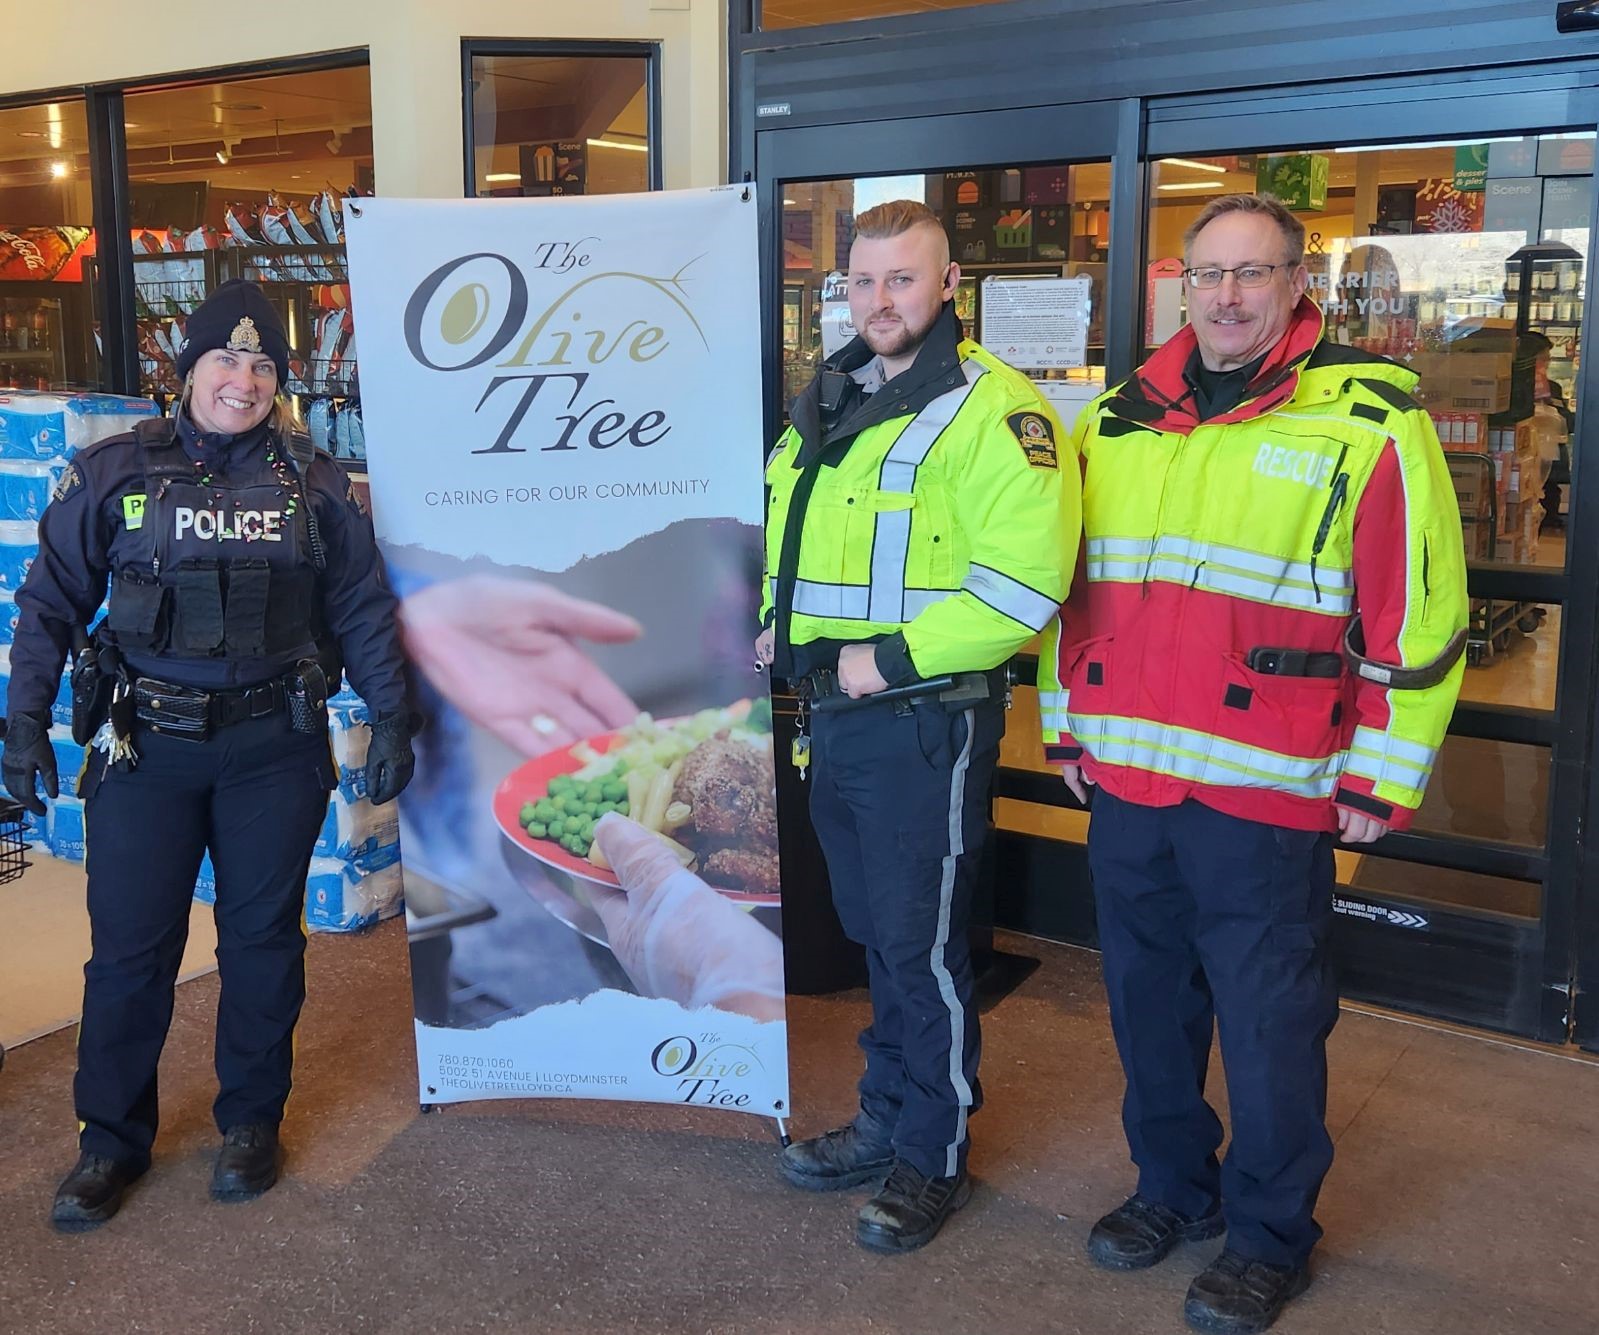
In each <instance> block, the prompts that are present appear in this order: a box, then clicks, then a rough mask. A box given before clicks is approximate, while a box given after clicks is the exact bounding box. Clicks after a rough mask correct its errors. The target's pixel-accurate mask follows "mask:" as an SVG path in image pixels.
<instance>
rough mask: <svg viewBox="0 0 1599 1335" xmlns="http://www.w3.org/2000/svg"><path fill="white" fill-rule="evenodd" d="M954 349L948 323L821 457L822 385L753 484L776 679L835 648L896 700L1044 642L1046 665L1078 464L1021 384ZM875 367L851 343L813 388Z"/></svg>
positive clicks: (1074, 520)
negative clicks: (899, 691) (763, 497)
mask: <svg viewBox="0 0 1599 1335" xmlns="http://www.w3.org/2000/svg"><path fill="white" fill-rule="evenodd" d="M959 332H960V327H959V324H958V323H957V322H956V321H955V319H954V315H953V311H952V310H951V309H950V308H948V307H946V310H945V315H944V317H943V318H942V319H941V321H940V324H939V325H938V326H935V330H934V332H933V333H932V334H930V335H929V337H928V340H927V342H926V343H925V344H924V345H923V348H922V351H921V352H920V353H919V354H918V356H917V360H916V362H915V363H914V364H913V365H912V366H911V368H910V369H909V370H908V371H906V372H905V373H904V374H903V375H901V376H898V377H896V378H895V379H894V380H892V381H890V382H889V383H888V384H887V385H885V386H884V387H883V388H881V389H879V390H878V391H877V393H876V394H874V395H872V396H871V397H869V398H867V399H865V400H864V402H862V403H860V404H858V405H857V406H856V407H855V409H854V411H853V412H851V413H848V414H846V416H845V417H844V418H843V419H841V420H840V422H839V423H838V424H837V426H836V428H835V429H834V430H832V431H830V432H828V433H827V436H826V439H825V440H824V439H823V433H822V431H821V429H820V422H819V419H818V416H817V410H816V394H817V389H818V384H819V383H820V381H821V377H820V376H819V377H818V382H817V383H816V384H813V385H812V387H811V389H810V390H807V392H806V394H805V395H801V396H800V398H799V399H798V400H796V402H795V405H794V425H792V426H790V427H789V428H788V430H787V431H785V432H784V434H783V436H782V437H781V438H780V439H779V441H778V442H777V446H776V448H775V449H774V450H773V452H772V455H771V458H770V460H769V461H768V465H767V470H766V480H767V483H768V485H769V486H770V489H771V495H770V501H769V506H768V511H767V523H766V571H765V575H766V578H765V580H764V600H763V603H762V608H761V611H762V617H763V620H764V621H765V622H766V623H767V624H772V623H773V622H774V621H777V622H779V623H780V624H779V626H778V647H779V655H778V661H777V663H776V664H775V670H776V671H777V672H779V673H786V674H788V675H790V676H795V677H797V676H800V675H803V674H804V673H805V672H807V671H809V670H811V669H813V668H821V667H826V668H832V667H834V666H836V663H837V656H838V650H839V648H840V647H841V646H842V645H845V644H852V643H860V642H866V641H871V642H875V643H877V645H878V648H877V652H876V660H877V665H878V669H879V671H881V672H882V674H883V676H884V677H885V678H886V679H887V680H888V682H889V684H890V685H896V684H900V683H903V682H906V681H912V680H915V679H916V678H918V677H933V676H939V675H942V674H944V673H949V672H963V671H976V670H981V669H986V668H990V667H994V666H997V665H998V664H1000V663H1003V662H1004V661H1005V660H1006V659H1007V658H1009V657H1010V656H1011V655H1012V654H1014V653H1015V652H1016V651H1017V650H1018V649H1019V648H1021V647H1022V646H1023V645H1024V644H1026V643H1027V642H1028V641H1029V640H1030V639H1032V638H1033V636H1034V635H1037V634H1039V633H1040V632H1045V634H1046V639H1047V646H1046V650H1045V654H1046V657H1047V658H1048V659H1049V660H1050V661H1051V662H1053V658H1054V646H1055V642H1056V637H1057V635H1058V630H1059V619H1058V610H1059V604H1060V602H1061V600H1062V599H1063V598H1064V597H1065V593H1066V589H1067V587H1068V586H1069V584H1070V582H1071V571H1072V568H1073V566H1074V564H1075V562H1076V558H1077V544H1078V535H1079V532H1080V529H1081V518H1080V505H1081V474H1080V469H1079V466H1078V461H1077V456H1076V454H1075V452H1074V451H1073V450H1072V449H1071V447H1070V446H1068V445H1065V444H1064V443H1062V437H1063V434H1064V433H1063V432H1062V431H1061V429H1060V426H1059V423H1058V422H1057V421H1056V419H1055V416H1054V413H1053V412H1052V411H1051V409H1050V408H1049V406H1048V405H1047V404H1046V403H1045V402H1044V401H1043V399H1041V398H1040V397H1039V394H1038V392H1037V390H1035V389H1034V388H1033V386H1032V384H1031V382H1030V381H1028V380H1027V378H1026V377H1025V376H1023V375H1021V374H1020V373H1019V372H1017V371H1015V370H1014V369H1012V368H1011V367H1009V366H1006V365H1005V363H1003V362H1002V361H1000V360H999V359H998V358H997V357H995V356H993V355H992V354H991V353H989V352H987V351H986V350H984V349H983V348H981V347H979V346H978V345H977V344H976V343H973V342H971V341H970V340H963V339H960V338H959ZM871 355H872V354H871V353H870V351H869V350H868V349H867V348H866V346H865V344H864V343H863V342H861V341H860V340H859V339H857V340H855V341H854V342H853V343H851V344H850V345H849V346H848V347H846V348H845V349H844V350H843V351H842V352H840V353H839V354H838V355H837V356H836V357H835V358H833V359H831V360H830V361H829V363H827V365H826V367H824V372H827V373H830V374H834V375H839V374H842V372H841V371H840V368H845V370H847V369H853V368H855V367H858V366H860V365H864V364H865V363H866V362H868V361H870V359H871ZM807 395H809V396H810V400H809V402H807ZM856 423H860V424H861V425H860V427H859V429H858V430H856V429H855V424H856ZM785 641H786V644H785ZM785 649H787V650H789V651H790V652H788V653H787V654H785V653H784V650H785Z"/></svg>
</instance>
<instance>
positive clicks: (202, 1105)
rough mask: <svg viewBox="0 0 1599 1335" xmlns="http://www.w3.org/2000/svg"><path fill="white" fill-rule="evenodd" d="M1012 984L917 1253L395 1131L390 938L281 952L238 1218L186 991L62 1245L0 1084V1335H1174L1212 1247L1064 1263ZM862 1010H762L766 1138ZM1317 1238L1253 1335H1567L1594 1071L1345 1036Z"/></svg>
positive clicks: (1095, 1048)
mask: <svg viewBox="0 0 1599 1335" xmlns="http://www.w3.org/2000/svg"><path fill="white" fill-rule="evenodd" d="M1008 944H1009V945H1010V946H1011V948H1013V949H1023V950H1030V951H1032V952H1034V953H1037V954H1040V955H1042V956H1043V958H1044V965H1043V968H1041V969H1040V970H1039V971H1038V972H1037V973H1035V974H1034V975H1033V976H1032V977H1031V978H1030V979H1028V980H1027V981H1026V982H1025V983H1024V984H1023V985H1022V987H1021V988H1020V990H1019V991H1018V992H1016V993H1015V994H1013V995H1012V996H1011V997H1009V998H1008V999H1007V1000H1005V1001H1004V1002H1002V1003H1001V1004H1000V1005H999V1007H997V1008H996V1009H995V1010H994V1011H993V1012H992V1013H990V1014H989V1015H988V1016H987V1017H986V1019H985V1037H986V1039H987V1043H986V1050H985V1059H984V1068H983V1070H984V1084H985V1087H986V1092H987V1097H988V1107H987V1109H985V1111H984V1112H983V1113H982V1115H981V1116H980V1117H979V1118H978V1119H976V1121H975V1122H974V1124H973V1125H974V1129H975V1136H976V1148H975V1150H974V1153H973V1156H972V1159H973V1168H974V1170H975V1172H976V1173H977V1174H978V1176H979V1177H980V1178H981V1185H980V1188H979V1192H978V1194H977V1195H976V1196H975V1197H974V1199H973V1202H972V1204H971V1205H970V1206H969V1207H968V1208H967V1209H966V1210H965V1211H964V1212H963V1213H962V1214H960V1215H958V1216H957V1217H956V1218H955V1220H954V1221H953V1222H952V1223H951V1224H950V1225H949V1226H948V1228H947V1229H946V1230H945V1232H944V1234H943V1235H942V1236H941V1237H940V1238H939V1239H938V1241H937V1242H935V1243H934V1244H933V1245H932V1246H931V1247H929V1248H928V1249H926V1250H925V1251H923V1252H921V1253H919V1254H916V1255H913V1256H908V1257H902V1258H886V1259H885V1258H880V1257H876V1256H873V1255H871V1254H868V1253H866V1252H864V1251H862V1250H860V1249H859V1248H857V1247H856V1245H855V1243H854V1241H853V1234H852V1217H853V1213H854V1209H855V1207H856V1205H857V1204H858V1202H859V1200H860V1199H861V1196H859V1195H856V1194H851V1193H846V1194H843V1195H839V1196H807V1195H804V1194H802V1193H798V1192H795V1191H792V1190H790V1189H788V1188H786V1187H785V1186H784V1185H782V1184H781V1182H780V1181H779V1180H778V1179H777V1178H776V1176H775V1174H774V1169H773V1155H774V1152H775V1149H774V1144H773V1141H772V1138H771V1133H770V1131H769V1129H768V1126H767V1124H764V1123H761V1122H757V1121H755V1120H754V1119H751V1118H746V1117H741V1116H738V1115H736V1114H718V1113H704V1112H701V1113H697V1114H693V1115H690V1114H689V1113H687V1112H684V1111H680V1110H677V1109H662V1108H656V1107H642V1106H634V1105H625V1104H615V1105H612V1104H578V1103H560V1102H547V1103H532V1102H530V1103H516V1104H483V1105H475V1106H466V1107H457V1108H453V1109H450V1110H449V1111H446V1112H442V1113H438V1114H434V1115H431V1116H426V1117H423V1116H420V1115H418V1112H417V1108H416V1102H415V1074H414V1067H413V1060H412V1056H411V1047H410V1044H411V1034H410V1021H409V1013H410V1012H409V989H408V983H407V975H406V968H405V958H404V949H405V938H404V931H403V927H402V926H401V925H400V924H399V923H398V922H394V923H389V924H385V925H384V926H383V927H382V928H380V929H379V930H377V931H376V932H374V933H372V934H371V935H368V936H364V937H360V938H355V939H333V938H314V939H313V940H312V942H311V999H310V1003H309V1005H308V1008H307V1012H306V1017H305V1022H304V1024H303V1026H302V1028H301V1038H300V1044H299V1066H298V1074H299V1081H300V1083H299V1088H298V1092H297V1093H296V1096H295V1099H294V1101H293V1103H292V1104H291V1105H290V1109H289V1118H288V1121H287V1123H286V1124H285V1137H286V1140H287V1142H288V1144H289V1146H290V1152H291V1159H290V1163H289V1170H288V1171H289V1174H290V1176H289V1177H288V1178H287V1179H286V1180H285V1181H284V1183H283V1184H282V1185H280V1186H279V1187H278V1189H277V1190H275V1191H273V1192H272V1193H271V1194H270V1195H268V1196H266V1197H265V1198H263V1199H262V1200H260V1201H258V1202H255V1203H253V1204H250V1205H244V1206H231V1207H229V1206H218V1205H213V1204H211V1203H210V1202H209V1201H207V1200H206V1198H205V1189H206V1182H207V1177H208V1173H209V1168H210V1155H211V1152H212V1149H213V1145H214V1142H215V1135H214V1132H213V1131H212V1129H211V1126H210V1121H209V1105H210V1100H211V1096H212V1088H211V1076H210V1071H209V1064H210V1045H211V1037H210V1016H211V1012H212V1009H213V1007H214V1005H215V999H216V980H215V978H214V977H210V978H204V979H200V980H198V981H196V982H193V983H190V984H188V985H186V986H185V987H183V988H182V989H180V992H179V1000H178V1014H177V1019H176V1022H175V1025H174V1031H173V1039H172V1042H171V1043H170V1045H169V1048H168V1053H167V1058H166V1060H165V1062H164V1065H163V1068H162V1083H163V1091H162V1094H163V1105H164V1108H165V1110H166V1117H167V1120H166V1123H165V1125H164V1126H163V1129H162V1134H161V1140H160V1142H159V1144H158V1146H157V1160H156V1165H155V1168H154V1170H153V1171H152V1172H151V1173H150V1175H149V1176H147V1177H146V1178H145V1179H144V1180H143V1182H142V1183H141V1184H140V1185H139V1186H138V1188H137V1189H136V1191H135V1192H134V1194H133V1195H132V1196H130V1198H129V1201H128V1204H127V1205H126V1206H125V1208H124V1210H123V1212H122V1214H121V1215H120V1216H119V1217H118V1218H117V1219H116V1220H114V1221H113V1222H112V1223H111V1224H110V1225H108V1226H107V1227H105V1228H103V1229H101V1230H100V1231H98V1232H97V1233H94V1234H89V1235H86V1236H82V1237H76V1238H69V1237H59V1236H57V1235H56V1234H54V1233H52V1232H51V1231H50V1229H49V1227H48V1225H47V1223H46V1219H45V1215H46V1211H47V1207H48V1204H49V1199H50V1195H51V1192H52V1190H53V1188H54V1186H55V1183H56V1180H57V1179H58V1177H59V1175H60V1174H61V1172H62V1171H63V1170H64V1169H65V1168H66V1167H67V1166H68V1165H69V1163H70V1161H71V1159H72V1157H73V1153H74V1150H73V1143H74V1138H73V1128H72V1109H71V1102H70V1076H71V1068H72V1035H71V1033H70V1032H67V1033H62V1034H56V1035H53V1036H51V1037H48V1038H44V1039H40V1040H38V1041H37V1042H34V1043H30V1044H28V1045H27V1046H26V1047H23V1048H20V1049H18V1050H16V1051H14V1052H13V1053H12V1054H11V1055H10V1057H9V1059H8V1061H7V1063H6V1066H5V1069H4V1071H3V1072H0V1163H3V1164H4V1171H3V1173H0V1331H3V1332H5V1335H34V1333H35V1332H57V1331H72V1332H75V1333H81V1335H99V1333H100V1332H105V1333H106V1335H112V1333H115V1335H121V1333H123V1332H153V1333H159V1335H171V1332H176V1331H183V1332H196V1333H204V1332H211V1331H216V1332H224V1331H225V1332H229V1335H243V1333H244V1332H255V1331H261V1332H273V1335H280V1333H288V1332H311V1331H315V1332H385V1333H388V1332H393V1333H394V1335H401V1333H402V1332H403V1333H405V1335H410V1333H411V1332H425V1331H431V1330H438V1331H451V1332H454V1331H497V1332H520V1331H561V1332H609V1331H624V1330H625V1331H638V1332H653V1331H662V1332H666V1331H671V1332H694V1333H695V1335H699V1333H700V1332H717V1333H718V1335H720V1333H723V1332H726V1333H727V1335H733V1333H734V1332H737V1333H738V1335H743V1333H744V1332H795V1333H796V1335H797V1333H799V1332H807V1333H809V1332H826V1335H852V1333H853V1332H856V1331H883V1332H891V1331H903V1332H931V1331H940V1332H946V1331H961V1330H971V1329H979V1330H986V1331H992V1332H995V1335H998V1332H1006V1333H1007V1335H1008V1333H1009V1332H1033V1331H1037V1332H1045V1331H1048V1332H1082V1333H1083V1335H1122V1333H1124V1332H1125V1333H1126V1335H1146V1333H1149V1332H1166V1331H1173V1332H1175V1331H1179V1330H1182V1329H1183V1326H1182V1321H1181V1315H1180V1313H1181V1304H1182V1297H1183V1293H1184V1290H1185V1288H1186V1286H1187V1283H1188V1281H1189V1279H1190V1278H1191V1277H1192V1275H1193V1274H1194V1273H1195V1272H1196V1271H1197V1270H1198V1269H1199V1268H1200V1267H1201V1266H1202V1265H1203V1264H1204V1262H1205V1260H1206V1259H1208V1257H1209V1256H1210V1254H1211V1253H1212V1252H1213V1250H1214V1249H1215V1247H1216V1245H1217V1244H1215V1243H1211V1244H1207V1245H1206V1246H1204V1247H1199V1248H1191V1249H1188V1250H1186V1251H1181V1252H1179V1253H1177V1254H1176V1255H1175V1256H1174V1257H1173V1258H1172V1259H1171V1260H1169V1261H1168V1262H1167V1263H1166V1264H1165V1265H1163V1266H1162V1267H1161V1268H1160V1269H1158V1270H1155V1271H1152V1272H1148V1273H1146V1274H1143V1275H1139V1276H1114V1275H1107V1274H1104V1273H1102V1272H1099V1271H1096V1270H1094V1269H1093V1268H1092V1267H1090V1266H1089V1264H1088V1263H1087V1261H1086V1260H1085V1259H1084V1257H1083V1253H1082V1239H1083V1235H1084V1233H1085V1232H1086V1230H1087V1228H1088V1226H1089V1225H1090V1224H1091V1223H1092V1221H1093V1220H1094V1218H1095V1217H1097V1215H1098V1214H1099V1213H1101V1212H1102V1211H1103V1210H1104V1209H1106V1208H1108V1207H1109V1206H1111V1205H1114V1204H1115V1203H1117V1202H1118V1201H1119V1200H1120V1199H1121V1197H1122V1195H1123V1193H1124V1191H1125V1190H1126V1188H1127V1187H1128V1184H1129V1182H1130V1172H1129V1169H1128V1167H1127V1165H1126V1156H1125V1150H1124V1147H1123V1144H1122V1141H1121V1136H1120V1131H1119V1126H1118V1113H1117V1108H1118V1101H1119V1098H1120V1093H1121V1079H1120V1074H1119V1069H1118V1067H1117V1063H1116V1058H1115V1053H1114V1051H1113V1049H1112V1047H1111V1042H1110V1036H1109V1032H1108V1027H1107V1023H1106V1018H1105V1009H1104V1002H1103V997H1102V993H1101V990H1100V986H1099V980H1098V969H1097V960H1096V958H1095V957H1094V956H1093V955H1090V954H1087V953H1085V952H1081V951H1075V950H1071V949H1069V948H1065V947H1057V946H1051V945H1046V944H1043V943H1038V942H1031V941H1014V940H1012V941H1010V942H1009V943H1008ZM863 1009H864V1007H863V998H862V997H861V995H859V994H851V995H848V996H844V997H840V998H828V999H820V1000H814V999H805V998H796V999H794V1001H793V1003H792V1009H791V1012H790V1017H791V1028H792V1048H793V1066H794V1090H793V1093H794V1101H795V1106H796V1107H797V1108H798V1109H800V1117H799V1121H798V1124H797V1128H796V1129H797V1130H798V1131H799V1132H800V1133H801V1134H806V1133H811V1132H814V1131H816V1130H819V1129H821V1128H823V1127H825V1126H828V1125H832V1124H833V1123H834V1122H836V1121H838V1120H841V1119H842V1118H844V1117H846V1116H847V1115H848V1114H849V1113H850V1111H851V1107H852V1103H853V1097H852V1089H853V1081H854V1078H855V1073H856V1055H855V1051H854V1049H853V1047H852V1038H853V1034H854V1031H855V1029H856V1027H857V1026H858V1024H859V1023H860V1022H861V1017H862V1014H863ZM1332 1051H1333V1082H1332V1104H1331V1110H1330V1121H1331V1125H1332V1128H1333V1133H1334V1135H1335V1137H1336V1138H1337V1142H1338V1160H1337V1162H1336V1164H1335V1165H1334V1167H1333V1172H1332V1176H1331V1178H1330V1179H1329V1181H1328V1184H1327V1188H1326V1190H1325V1192H1324V1194H1323V1197H1322V1208H1321V1212H1320V1218H1321V1220H1322V1223H1323V1224H1324V1225H1325V1227H1326V1229H1327V1238H1326V1241H1325V1242H1324V1243H1323V1245H1322V1248H1321V1250H1320V1251H1319V1252H1318V1254H1317V1256H1318V1259H1317V1263H1316V1281H1315V1283H1314V1285H1313V1286H1312V1288H1311V1290H1310V1292H1309V1293H1308V1294H1307V1295H1306V1296H1305V1297H1304V1298H1302V1299H1301V1300H1299V1301H1298V1302H1297V1303H1295V1304H1294V1305H1293V1307H1292V1308H1290V1309H1289V1312H1288V1314H1287V1315H1285V1317H1284V1318H1283V1320H1282V1321H1281V1322H1280V1323H1279V1327H1278V1328H1279V1329H1280V1330H1282V1331H1284V1332H1285V1333H1287V1335H1294V1333H1299V1335H1308V1333H1309V1332H1330V1333H1332V1332H1335V1333H1336V1335H1351V1333H1352V1332H1359V1333H1360V1335H1383V1333H1386V1332H1392V1333H1393V1335H1427V1333H1430V1332H1437V1335H1488V1333H1490V1332H1505V1335H1512V1333H1514V1335H1534V1333H1535V1332H1546V1331H1547V1332H1561V1333H1562V1335H1565V1333H1567V1332H1578V1331H1593V1330H1596V1329H1599V1315H1596V1314H1599V1263H1596V1262H1599V1149H1596V1146H1599V1068H1596V1067H1595V1066H1592V1065H1589V1064H1585V1063H1581V1062H1577V1061H1571V1060H1567V1059H1565V1058H1562V1057H1560V1056H1555V1055H1550V1054H1546V1053H1541V1052H1531V1051H1523V1050H1517V1049H1514V1048H1509V1047H1505V1046H1502V1045H1496V1044H1491V1043H1487V1042H1483V1041H1479V1040H1476V1039H1472V1038H1468V1037H1462V1036H1458V1035H1454V1034H1449V1033H1443V1032H1438V1031H1435V1030H1429V1029H1425V1028H1420V1027H1416V1026H1411V1025H1406V1024H1400V1023H1395V1022H1393V1021H1389V1020H1385V1019H1381V1018H1377V1017H1373V1016H1367V1015H1359V1014H1350V1015H1346V1016H1345V1017H1344V1019H1343V1022H1342V1023H1341V1024H1340V1026H1339V1028H1338V1030H1337V1032H1336V1033H1335V1034H1334V1036H1333V1043H1332Z"/></svg>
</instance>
